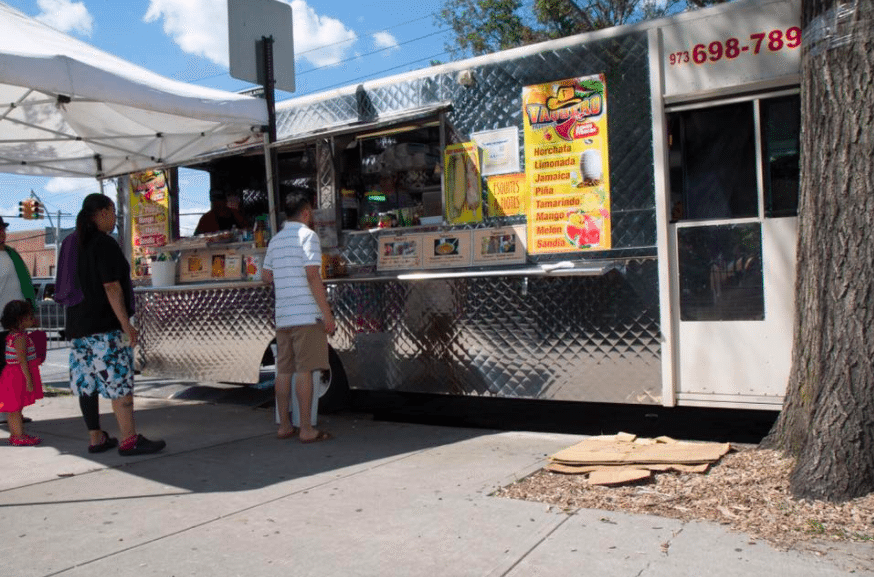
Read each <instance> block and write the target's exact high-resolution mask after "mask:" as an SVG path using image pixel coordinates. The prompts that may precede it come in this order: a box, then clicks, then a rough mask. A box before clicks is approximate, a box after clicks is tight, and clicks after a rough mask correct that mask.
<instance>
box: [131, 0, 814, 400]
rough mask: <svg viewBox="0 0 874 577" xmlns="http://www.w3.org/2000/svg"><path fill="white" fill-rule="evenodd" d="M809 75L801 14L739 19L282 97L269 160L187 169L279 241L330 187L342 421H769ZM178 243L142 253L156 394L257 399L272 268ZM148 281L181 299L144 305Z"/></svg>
mask: <svg viewBox="0 0 874 577" xmlns="http://www.w3.org/2000/svg"><path fill="white" fill-rule="evenodd" d="M800 53H801V30H800V6H799V2H798V0H765V1H755V2H748V1H737V2H732V3H728V4H724V5H719V6H716V7H712V8H707V9H702V10H697V11H693V12H688V13H683V14H679V15H676V16H673V17H669V18H664V19H659V20H654V21H649V22H643V23H639V24H634V25H627V26H621V27H617V28H611V29H606V30H601V31H596V32H591V33H586V34H581V35H577V36H572V37H567V38H562V39H559V40H554V41H549V42H544V43H540V44H534V45H530V46H525V47H521V48H516V49H512V50H507V51H503V52H498V53H494V54H489V55H486V56H481V57H476V58H472V59H468V60H463V61H459V62H452V63H447V64H438V65H434V66H430V67H428V68H424V69H422V70H417V71H414V72H408V73H404V74H400V75H397V76H393V77H390V78H384V79H379V80H373V81H367V82H364V83H362V84H359V85H355V86H349V87H346V88H342V89H338V90H331V91H328V92H324V93H319V94H312V95H308V96H303V97H298V98H293V99H290V100H286V101H283V102H280V103H278V104H277V110H276V116H277V140H276V142H275V143H272V144H270V145H267V146H258V147H252V148H245V149H243V150H239V149H235V150H233V151H216V152H215V153H214V154H211V155H209V156H206V157H203V158H202V159H201V160H200V161H198V162H197V163H192V164H191V165H190V167H192V168H197V169H201V170H205V171H208V172H209V175H210V179H211V182H212V184H213V187H215V186H221V187H223V188H224V189H225V190H228V191H234V192H236V193H237V194H239V195H240V197H241V199H242V206H243V209H244V210H245V211H246V212H247V214H248V215H249V216H250V218H253V217H254V216H255V215H258V214H265V215H266V217H265V218H266V220H267V221H268V223H269V225H270V228H271V230H276V227H277V226H278V225H279V223H281V222H282V219H283V215H282V214H281V207H282V195H283V187H285V186H287V185H292V184H294V185H304V186H307V187H310V188H311V189H312V190H314V191H315V193H316V196H317V211H316V213H317V222H316V228H317V229H318V231H319V233H320V236H321V238H322V246H323V252H324V255H323V271H322V273H323V276H324V277H325V282H326V284H327V286H328V291H329V296H330V300H331V304H332V308H333V311H334V314H335V317H336V320H337V331H336V333H335V334H334V335H333V336H332V337H331V338H330V345H331V349H332V352H331V359H332V370H331V371H330V372H328V373H326V375H325V379H324V381H323V390H322V394H324V395H326V397H324V398H323V400H324V401H328V400H329V398H330V397H331V396H332V395H334V394H341V393H342V390H343V388H344V387H346V386H348V387H349V388H353V389H362V390H378V391H399V392H416V393H433V394H450V395H471V396H480V397H512V398H526V399H542V400H560V401H581V402H603V403H626V404H649V405H663V406H675V405H683V406H708V407H729V408H758V409H766V410H776V409H779V408H780V407H781V404H782V401H783V395H784V393H785V388H786V383H787V379H788V374H789V368H790V361H791V358H790V357H791V346H792V325H793V314H794V312H793V307H794V297H793V288H794V277H795V243H796V237H797V215H796V212H797V196H798V184H799V164H798V160H799V156H798V150H799V147H798V145H799V131H800V103H799V74H800ZM268 149H275V151H276V158H277V162H278V166H277V173H278V186H275V187H273V191H272V192H268V190H269V189H270V187H269V186H268V178H267V176H266V174H267V173H266V172H265V168H264V166H265V151H266V150H268ZM168 174H171V175H172V171H169V172H168ZM146 180H148V179H146ZM165 180H167V179H165ZM125 186H126V187H127V189H126V192H125V194H126V195H127V194H128V193H130V198H131V199H133V198H135V197H136V196H137V195H136V194H135V192H134V191H135V189H136V188H137V187H140V189H142V188H143V186H144V185H143V183H142V182H141V180H139V176H136V175H132V176H131V178H130V179H128V181H126V183H125ZM145 186H146V189H148V185H145ZM167 186H168V188H167V191H166V197H167V198H168V199H169V200H168V204H167V206H168V208H167V210H166V211H158V212H159V213H161V214H166V215H167V217H166V218H167V220H168V223H169V224H168V225H167V226H166V227H165V228H163V229H161V230H166V231H170V230H171V229H172V221H173V220H174V218H176V213H174V211H173V195H174V194H175V193H176V191H175V190H174V188H173V183H172V179H170V181H168V183H167ZM141 194H142V193H141ZM271 195H272V198H271ZM159 196H160V195H159ZM162 198H163V197H162ZM270 207H274V208H273V210H271V209H270ZM128 212H129V215H128V218H129V219H130V226H131V227H132V228H133V229H135V228H136V223H135V222H134V221H135V220H136V219H137V218H141V219H142V218H143V217H145V218H144V220H143V221H142V222H143V223H145V224H143V225H142V226H146V224H148V223H151V222H152V221H153V218H152V216H154V215H149V214H148V213H149V210H148V207H147V206H145V205H140V206H134V204H133V202H132V203H131V210H130V211H128ZM177 212H178V211H177ZM142 226H141V227H142ZM146 228H148V227H147V226H146ZM165 234H166V235H167V236H168V237H167V238H166V239H159V240H157V241H155V242H153V240H154V239H152V238H151V237H149V238H148V239H146V241H147V242H146V244H152V246H150V247H142V246H140V247H139V248H138V247H137V246H136V245H137V242H136V241H134V243H133V244H134V245H135V246H134V248H135V249H136V250H140V251H142V253H141V254H140V255H139V256H135V255H132V258H135V260H136V259H139V260H136V262H138V263H141V264H142V266H141V267H140V270H139V274H141V275H142V278H143V281H144V282H142V283H141V284H142V286H140V287H139V288H138V289H137V306H138V315H139V319H140V323H141V347H140V350H139V353H138V359H139V362H140V364H141V369H142V371H143V373H144V374H152V375H165V376H175V377H180V378H192V379H213V380H217V381H231V382H241V383H253V382H256V381H257V379H258V375H259V367H260V365H261V362H262V360H263V359H262V357H264V354H265V351H268V350H269V348H270V343H271V341H272V340H273V336H274V335H273V332H274V329H273V324H272V322H273V318H272V314H273V300H272V299H273V294H272V289H271V288H270V287H268V286H265V285H263V284H262V283H260V282H259V280H258V278H259V274H260V264H261V261H262V259H263V253H264V250H265V249H264V248H263V247H259V246H256V243H255V242H254V241H253V240H251V239H250V235H249V234H248V232H247V231H231V232H225V233H221V234H218V235H211V236H210V235H206V236H203V237H194V238H178V237H177V236H175V235H173V234H172V232H168V233H165ZM147 236H148V234H145V236H142V237H141V238H140V244H142V241H143V239H144V238H145V237H147ZM159 236H160V235H159ZM156 255H159V256H157V257H156ZM166 255H169V258H168V257H167V256H166ZM155 258H168V260H169V262H170V264H169V265H167V264H158V263H154V262H151V261H152V260H154V259H155ZM159 262H161V261H159ZM150 265H157V268H158V269H166V268H167V267H168V266H169V267H170V269H171V270H170V279H169V280H167V281H164V280H159V281H158V282H156V283H153V284H154V285H156V286H150V285H149V283H148V282H147V281H146V279H147V278H148V275H149V273H150V272H151V271H150V270H149V267H150ZM159 272H160V271H159ZM164 275H165V273H160V275H159V276H160V278H164Z"/></svg>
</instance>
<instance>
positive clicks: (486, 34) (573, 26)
mask: <svg viewBox="0 0 874 577" xmlns="http://www.w3.org/2000/svg"><path fill="white" fill-rule="evenodd" d="M722 1H723V0H664V1H661V0H583V1H574V0H526V1H525V2H522V1H521V0H447V1H446V4H445V6H444V8H443V10H441V11H440V13H439V14H438V16H437V23H438V25H441V26H443V25H448V26H449V27H450V28H452V30H453V32H454V33H455V35H454V37H453V41H454V42H451V43H448V44H447V46H446V48H447V49H448V50H449V51H450V52H452V53H453V54H454V55H455V56H466V55H479V54H487V53H489V52H497V51H498V50H505V49H507V48H514V47H516V46H523V45H525V44H531V43H534V42H540V41H542V40H550V39H553V38H562V37H564V36H570V35H572V34H580V33H582V32H591V31H592V30H600V29H602V28H609V27H611V26H618V25H621V24H629V23H632V22H637V21H640V20H647V19H651V18H657V17H660V16H664V15H667V14H672V13H676V12H679V11H682V10H685V9H688V8H696V7H701V6H706V5H710V4H716V3H719V2H722Z"/></svg>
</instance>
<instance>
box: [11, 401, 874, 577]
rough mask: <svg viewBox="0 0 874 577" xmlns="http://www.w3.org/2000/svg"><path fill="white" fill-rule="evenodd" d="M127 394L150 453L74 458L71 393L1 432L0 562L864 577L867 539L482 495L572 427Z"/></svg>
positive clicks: (145, 568)
mask: <svg viewBox="0 0 874 577" xmlns="http://www.w3.org/2000/svg"><path fill="white" fill-rule="evenodd" d="M136 403H137V423H138V428H139V430H140V431H141V432H142V433H144V434H145V435H147V436H149V437H162V438H164V439H166V440H167V442H168V449H167V450H166V451H164V452H163V453H159V454H157V455H151V456H144V457H135V458H122V457H120V456H119V455H118V454H117V453H116V452H113V451H111V452H108V453H105V454H102V455H89V454H88V453H87V452H86V450H85V448H86V447H85V445H86V442H87V440H86V436H85V432H84V431H83V424H82V422H81V417H80V415H79V413H78V405H77V403H76V402H75V399H73V398H71V397H69V396H58V397H49V398H46V399H43V400H42V401H40V402H38V403H37V404H36V405H35V406H33V407H29V408H28V409H27V411H26V412H27V414H28V416H30V417H31V418H33V422H32V423H30V424H29V425H28V430H29V432H31V433H33V434H38V435H40V436H42V437H43V439H44V442H43V445H41V446H40V447H36V448H29V447H28V448H18V447H10V446H8V445H6V437H7V436H8V433H7V432H6V431H5V430H3V429H0V457H2V461H3V473H4V474H3V475H2V476H0V518H2V523H0V559H2V560H3V565H2V570H0V574H3V575H15V576H21V577H26V576H48V575H63V576H65V577H66V576H70V577H73V576H76V577H78V576H92V575H116V576H119V577H127V576H136V577H141V576H151V575H160V576H170V575H175V576H177V577H179V576H183V575H210V576H211V577H213V576H214V577H223V576H231V575H240V576H246V577H252V576H273V575H277V576H278V575H282V576H294V577H304V576H310V575H311V576H318V577H324V576H358V575H361V576H374V577H375V576H380V577H385V576H394V575H398V576H407V575H409V576H420V575H426V576H430V575H442V576H449V577H455V576H468V575H469V576H495V577H497V576H510V577H522V576H529V575H544V576H546V575H549V576H551V577H554V576H563V575H568V576H578V575H597V576H603V577H613V576H629V577H630V576H638V575H639V576H642V577H656V576H665V577H667V576H672V577H673V576H680V575H695V576H699V575H708V574H712V575H718V576H750V575H768V576H777V575H787V576H788V575H792V576H806V575H810V576H814V575H815V576H825V577H829V576H833V575H846V574H849V573H850V572H851V571H853V570H855V573H854V574H855V575H874V546H872V545H870V544H865V545H853V546H846V547H843V546H842V547H840V548H839V549H834V550H831V551H828V553H827V554H826V555H824V556H816V555H813V554H810V553H801V552H780V551H776V550H774V549H772V548H771V547H769V546H768V545H767V544H766V543H764V542H756V543H753V542H751V541H750V539H749V538H748V537H746V536H745V535H742V534H736V533H731V532H728V531H727V530H725V529H724V528H723V527H722V526H719V525H715V524H710V523H683V522H680V521H675V520H670V519H664V518H660V517H649V516H642V515H627V514H621V513H613V512H606V511H596V510H581V511H575V512H569V513H567V512H562V511H559V510H556V509H555V508H551V507H548V506H545V505H543V504H538V503H532V502H522V501H512V500H509V499H501V498H496V497H491V496H489V495H490V493H491V492H492V491H494V489H496V488H497V487H499V486H502V485H505V484H507V483H509V482H512V481H513V480H514V479H517V478H520V477H522V476H525V475H527V474H528V473H530V472H533V471H534V470H536V469H537V468H539V467H540V466H542V464H543V463H544V459H545V457H546V456H547V455H549V454H551V453H553V452H555V451H557V450H559V449H561V448H564V447H566V446H568V445H570V444H572V443H574V442H576V441H578V440H579V437H576V436H570V435H558V434H546V433H527V432H494V431H488V430H473V429H461V428H447V427H435V426H425V425H411V424H398V423H385V422H374V421H373V420H371V419H370V418H369V416H368V415H355V414H346V415H339V416H330V417H326V418H324V419H323V420H322V423H321V426H322V427H324V428H326V429H327V430H330V431H331V432H332V433H334V434H335V435H336V437H337V438H336V439H334V440H331V441H328V442H325V443H319V444H315V445H301V444H300V443H299V442H297V441H295V440H286V441H278V440H276V439H275V437H274V425H273V423H272V417H273V411H272V409H269V410H265V409H253V408H250V407H247V406H242V405H239V404H228V403H219V404H212V403H204V402H193V401H180V400H171V399H159V398H145V397H138V398H137V400H136ZM101 408H102V409H103V410H105V411H108V410H109V404H108V403H107V402H103V403H102V405H101ZM104 419H105V420H104V426H105V428H107V429H108V430H109V431H110V432H114V431H116V425H115V423H114V418H113V417H112V416H111V414H105V416H104ZM824 550H825V548H824Z"/></svg>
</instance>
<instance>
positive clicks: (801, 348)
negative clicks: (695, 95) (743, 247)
mask: <svg viewBox="0 0 874 577" xmlns="http://www.w3.org/2000/svg"><path fill="white" fill-rule="evenodd" d="M872 15H874V0H855V1H849V2H844V3H838V2H836V0H802V30H803V33H802V38H803V46H802V65H801V108H802V111H801V127H802V130H801V134H802V135H801V190H800V196H799V207H798V219H799V232H798V234H799V239H798V256H797V259H798V266H797V275H798V276H797V281H796V286H795V299H796V305H795V326H794V341H793V358H792V370H791V374H790V377H789V384H788V387H787V393H786V399H785V402H784V406H783V411H782V412H781V414H780V416H779V418H778V419H777V422H776V423H775V425H774V428H773V429H772V430H771V432H770V434H769V435H768V437H767V438H766V439H765V441H764V442H763V446H766V447H773V448H777V449H780V450H783V451H784V452H785V453H787V454H789V455H792V456H794V457H796V463H795V467H794V468H793V470H792V473H791V475H790V487H791V490H792V493H793V495H795V496H796V497H799V498H810V499H824V500H829V501H843V500H848V499H852V498H855V497H859V496H863V495H866V494H868V493H870V492H872V491H874V161H872V157H874V89H872V87H874V33H872V30H874V22H872V19H871V18H872Z"/></svg>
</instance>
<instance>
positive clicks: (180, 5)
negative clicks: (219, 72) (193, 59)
mask: <svg viewBox="0 0 874 577" xmlns="http://www.w3.org/2000/svg"><path fill="white" fill-rule="evenodd" d="M162 19H163V22H164V24H163V29H164V32H165V33H166V34H167V35H168V36H170V37H171V38H172V39H173V41H174V42H176V44H178V45H179V47H180V48H181V49H182V50H183V51H185V52H187V53H189V54H196V55H197V56H203V57H204V58H207V59H209V60H211V61H213V62H215V63H216V64H221V65H222V66H225V67H227V65H228V5H227V3H226V2H216V1H215V0H150V1H149V9H148V10H147V11H146V14H145V16H143V21H145V22H157V21H160V20H162Z"/></svg>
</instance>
